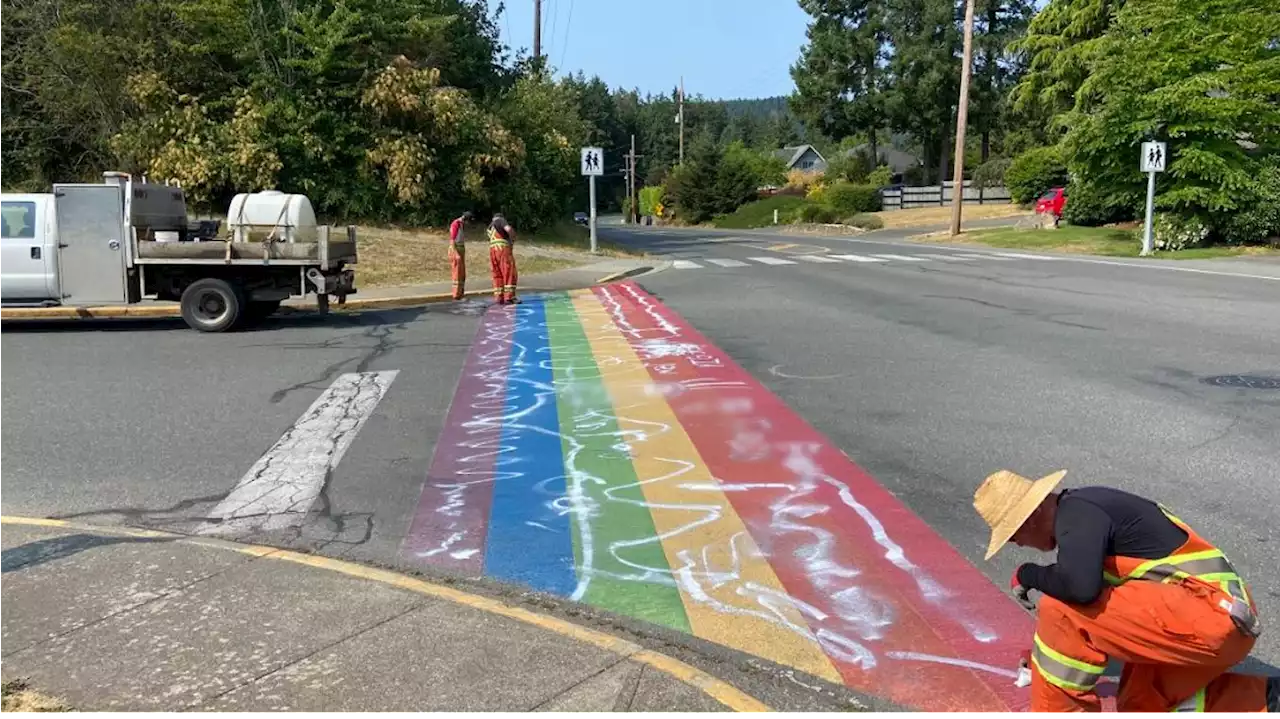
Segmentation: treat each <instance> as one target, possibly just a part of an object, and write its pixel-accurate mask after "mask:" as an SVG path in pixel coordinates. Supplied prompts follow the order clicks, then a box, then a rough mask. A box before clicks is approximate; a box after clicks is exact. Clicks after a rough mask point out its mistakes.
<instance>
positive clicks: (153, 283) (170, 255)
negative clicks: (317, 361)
mask: <svg viewBox="0 0 1280 719" xmlns="http://www.w3.org/2000/svg"><path fill="white" fill-rule="evenodd" d="M103 179H104V182H103V183H102V184H96V185H95V184H57V185H54V186H53V192H51V193H42V194H8V193H5V194H4V195H2V196H0V221H2V222H0V224H2V225H3V232H2V233H0V234H2V235H3V244H2V245H0V246H2V247H3V255H2V256H0V301H3V304H4V305H5V306H26V307H31V306H45V307H52V306H69V307H93V306H95V305H122V304H133V303H137V302H141V301H143V300H147V299H155V300H169V301H175V302H180V303H181V309H182V317H183V319H184V320H186V322H187V324H188V325H189V326H191V327H192V328H194V329H197V330H200V331H202V332H223V331H226V330H229V329H232V328H234V327H237V326H240V325H242V324H244V323H247V322H252V321H255V320H258V319H261V318H265V317H267V316H268V315H270V314H271V313H273V312H275V311H276V309H277V308H278V307H279V306H280V303H281V302H282V301H283V300H285V299H287V298H289V297H292V296H298V295H306V294H310V293H315V295H316V301H317V304H318V305H319V307H320V310H321V311H327V310H328V307H329V298H330V297H334V298H336V299H337V301H338V303H339V304H342V303H343V302H345V301H346V298H347V296H348V295H351V294H354V293H355V291H356V290H355V275H354V271H353V270H352V269H351V265H354V264H355V263H356V259H357V257H356V236H355V228H354V227H348V228H346V231H345V232H341V233H333V232H332V230H331V228H329V227H322V226H317V225H316V219H315V214H314V212H313V211H312V209H311V202H310V200H308V199H307V197H306V196H304V195H288V194H284V193H281V192H258V193H252V194H240V195H237V196H236V197H235V199H234V200H232V203H231V211H230V212H228V215H227V230H228V235H227V236H225V237H222V238H219V237H218V236H217V235H218V229H219V223H217V222H211V221H199V222H191V221H190V220H189V219H188V218H187V208H186V198H185V196H184V195H183V192H182V188H180V187H171V186H169V185H164V184H155V183H147V182H136V181H135V180H134V179H133V178H132V177H130V176H129V175H127V174H125V173H119V172H108V173H105V174H104V176H103ZM334 234H337V236H336V237H334V236H333V235H334Z"/></svg>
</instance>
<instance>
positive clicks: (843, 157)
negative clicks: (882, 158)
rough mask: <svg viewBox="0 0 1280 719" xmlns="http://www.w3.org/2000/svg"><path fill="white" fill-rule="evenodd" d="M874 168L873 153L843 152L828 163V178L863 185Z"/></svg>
mask: <svg viewBox="0 0 1280 719" xmlns="http://www.w3.org/2000/svg"><path fill="white" fill-rule="evenodd" d="M874 168H875V165H874V164H873V163H872V162H871V153H869V152H852V151H843V152H839V153H837V154H836V156H835V157H833V158H831V160H830V161H829V162H827V171H826V177H827V179H828V180H844V181H845V182H854V183H863V182H866V181H867V176H868V175H870V174H871V171H872V170H873V169H874Z"/></svg>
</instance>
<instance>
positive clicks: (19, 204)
mask: <svg viewBox="0 0 1280 719" xmlns="http://www.w3.org/2000/svg"><path fill="white" fill-rule="evenodd" d="M0 273H2V275H3V276H2V277H0V296H2V299H3V302H4V303H5V304H34V305H39V304H56V303H57V302H58V301H59V299H60V298H59V296H58V292H59V291H58V214H57V212H56V211H55V205H54V196H53V194H52V193H41V194H18V193H4V195H3V196H2V197H0Z"/></svg>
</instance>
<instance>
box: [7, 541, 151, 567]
mask: <svg viewBox="0 0 1280 719" xmlns="http://www.w3.org/2000/svg"><path fill="white" fill-rule="evenodd" d="M172 541H173V539H172V538H169V537H110V536H102V535H98V534H68V535H64V536H61V537H49V538H47V539H37V540H35V541H34V542H27V543H26V544H23V545H19V546H17V547H12V548H10V549H6V550H4V551H3V552H2V553H0V555H2V559H0V574H8V573H9V572H15V571H18V570H20V569H28V568H30V567H36V566H39V565H41V564H47V563H48V562H56V561H58V560H60V559H66V558H67V557H70V556H73V555H76V554H79V553H80V552H84V551H86V550H89V549H94V548H97V547H106V546H110V545H113V544H152V543H155V542H172Z"/></svg>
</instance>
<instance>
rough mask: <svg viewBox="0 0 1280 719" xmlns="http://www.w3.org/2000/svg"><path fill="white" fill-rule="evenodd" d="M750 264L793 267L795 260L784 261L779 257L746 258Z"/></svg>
mask: <svg viewBox="0 0 1280 719" xmlns="http://www.w3.org/2000/svg"><path fill="white" fill-rule="evenodd" d="M747 259H748V260H751V261H752V262H759V263H760V264H762V265H794V264H795V263H796V261H795V260H784V259H782V258H781V257H748V258H747Z"/></svg>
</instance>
